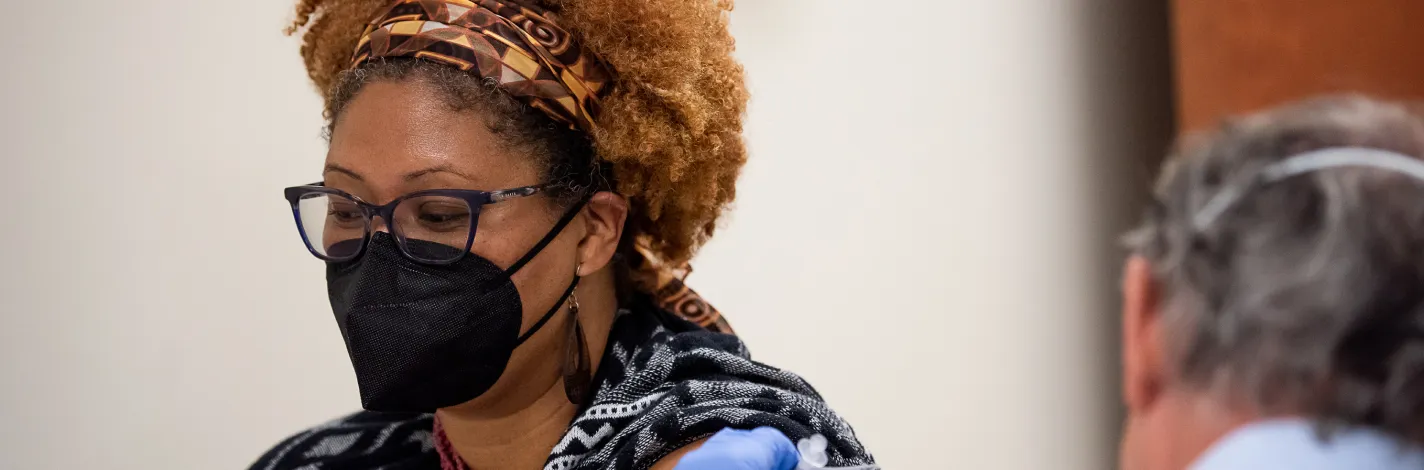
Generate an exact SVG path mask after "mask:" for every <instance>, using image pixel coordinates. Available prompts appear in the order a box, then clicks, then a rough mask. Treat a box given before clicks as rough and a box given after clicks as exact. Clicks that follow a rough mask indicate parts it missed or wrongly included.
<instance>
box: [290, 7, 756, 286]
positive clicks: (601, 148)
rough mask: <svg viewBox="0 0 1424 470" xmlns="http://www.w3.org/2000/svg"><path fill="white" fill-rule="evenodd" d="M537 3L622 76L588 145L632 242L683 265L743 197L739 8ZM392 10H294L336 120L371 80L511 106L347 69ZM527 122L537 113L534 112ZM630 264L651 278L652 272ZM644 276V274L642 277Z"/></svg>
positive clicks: (305, 54)
mask: <svg viewBox="0 0 1424 470" xmlns="http://www.w3.org/2000/svg"><path fill="white" fill-rule="evenodd" d="M526 1H529V0H526ZM537 3H538V4H539V5H540V6H543V7H546V8H548V9H549V10H550V11H552V12H554V13H555V15H556V16H555V19H556V22H557V23H558V24H559V26H561V27H563V28H564V29H566V30H568V31H569V32H570V33H572V34H574V35H575V36H576V37H577V38H578V39H579V41H581V42H582V43H583V44H584V45H585V46H586V47H588V48H589V49H591V50H593V51H594V52H595V53H597V54H599V55H600V56H602V57H603V59H604V60H605V61H607V63H608V64H609V65H610V66H612V68H613V69H614V70H615V71H616V72H617V74H618V80H617V82H616V83H615V84H614V89H613V91H612V93H611V94H610V95H609V96H608V97H606V98H605V99H603V101H602V112H601V114H600V115H599V117H598V121H597V130H596V131H594V133H593V135H592V136H591V137H592V140H591V143H592V153H593V154H594V155H595V156H596V159H597V160H598V161H599V162H600V164H601V165H603V166H605V169H606V170H609V171H611V173H612V175H611V176H612V179H613V181H614V182H615V186H616V187H614V188H611V189H615V190H616V191H617V192H618V193H620V194H622V195H624V196H626V197H627V198H628V199H629V203H630V205H631V211H630V213H629V216H628V223H627V228H626V233H627V235H628V236H627V237H625V240H630V241H631V242H632V243H636V244H637V245H638V246H640V247H642V249H643V251H644V252H645V253H646V254H648V255H650V256H651V257H654V258H656V259H655V260H650V261H654V262H655V263H656V264H657V265H661V266H672V267H677V266H682V265H684V264H685V263H686V261H687V260H689V259H690V258H691V257H692V255H693V254H694V253H695V252H696V250H697V249H698V247H700V246H701V245H702V244H703V243H704V242H706V240H707V239H708V238H709V237H711V236H712V234H713V232H714V231H715V229H716V225H717V218H718V216H719V215H720V214H721V213H722V210H723V209H724V208H725V207H726V206H727V205H728V204H729V203H730V202H731V201H732V200H733V198H734V197H735V196H736V188H735V183H736V179H737V176H738V174H739V173H740V171H741V168H742V165H743V164H744V163H745V162H746V147H745V146H744V144H743V142H742V116H743V114H744V112H745V111H746V103H747V91H746V88H745V84H744V81H743V77H742V66H741V64H739V63H738V62H737V61H736V60H735V59H733V58H732V52H733V50H734V48H735V44H734V40H733V38H732V35H731V33H730V32H729V31H728V28H727V24H728V16H729V15H728V13H729V12H730V11H731V9H732V2H731V0H539V1H538V2H537ZM388 5H389V0H299V2H298V4H297V7H296V20H295V21H294V22H293V24H292V26H291V27H290V28H289V30H288V34H294V33H296V32H299V31H302V30H304V33H303V36H302V46H301V55H302V58H303V59H304V60H305V62H306V67H307V73H308V75H310V77H311V79H312V81H313V82H314V83H315V84H316V87H317V88H318V89H319V90H320V91H321V92H322V95H323V96H324V97H325V98H326V99H327V106H326V116H327V119H328V120H329V121H330V122H333V123H334V121H335V118H336V117H337V115H339V114H340V111H341V108H342V107H343V106H344V105H345V103H346V102H347V101H349V100H350V99H351V98H352V97H353V96H354V94H355V91H356V90H357V89H359V87H360V85H361V84H363V83H365V82H367V81H370V80H372V79H382V78H385V79H400V78H406V77H412V76H423V78H424V79H425V80H427V81H431V82H433V83H434V84H436V85H439V86H441V87H445V88H449V89H451V90H449V91H450V94H451V95H452V96H454V97H457V98H464V100H463V101H470V100H469V98H471V97H474V98H475V99H478V100H485V101H489V100H494V101H500V100H505V101H510V100H512V98H509V97H508V96H507V95H504V94H503V93H488V94H485V95H483V96H477V97H476V96H474V94H472V93H471V92H470V91H469V90H468V88H469V87H468V86H464V87H463V90H464V91H461V87H462V85H450V84H448V83H441V82H450V81H460V80H461V79H460V78H456V77H455V75H456V74H451V73H448V72H440V71H438V70H435V69H434V67H432V66H428V63H427V64H425V65H412V66H407V67H405V70H385V71H377V72H374V73H370V71H367V72H368V73H363V74H353V73H352V72H350V71H348V70H347V67H348V66H349V64H350V60H351V54H352V51H353V50H354V49H355V47H356V42H357V40H358V39H359V36H360V35H361V33H362V31H363V30H364V29H365V27H366V24H367V23H368V22H370V21H371V20H372V19H373V18H374V17H375V16H376V15H378V14H380V12H381V10H382V9H383V8H384V7H386V6H388ZM422 62H423V61H422ZM366 67H376V68H380V67H382V65H380V64H379V63H378V64H374V65H367V66H363V68H366ZM388 68H389V67H388ZM440 68H441V69H448V70H452V71H453V70H455V69H454V68H451V67H445V66H440ZM414 69H419V70H414ZM354 75H359V76H354ZM431 75H434V77H431ZM458 75H466V74H463V73H462V74H458ZM465 80H466V81H467V82H468V84H470V85H477V84H480V83H481V82H480V81H479V80H478V79H477V78H469V79H465ZM463 106H466V107H474V106H480V107H482V108H486V109H494V110H495V111H497V112H505V113H506V114H511V113H512V114H515V115H518V114H520V113H521V111H518V110H510V105H509V104H508V103H506V104H504V105H501V104H500V103H494V104H477V103H466V104H464V105H463ZM523 112H524V114H528V113H527V109H525V110H524V111H523ZM530 119H531V118H529V117H528V116H524V117H523V118H518V119H516V122H520V121H522V122H524V123H526V124H527V123H529V122H531V121H530ZM536 124H537V123H536ZM515 127H520V125H519V124H516V125H515ZM522 127H526V128H528V127H538V126H537V125H525V126H522ZM544 127H545V128H547V127H549V126H547V125H546V126H544ZM510 133H513V134H521V135H523V136H524V137H527V138H528V139H526V140H533V141H532V142H527V143H526V144H527V145H529V146H530V147H531V148H533V149H536V150H543V153H549V152H550V151H552V150H557V147H556V146H555V147H553V148H551V147H550V146H549V145H548V144H542V143H540V142H538V140H540V136H546V135H548V133H547V132H542V131H538V130H530V131H524V132H521V131H519V130H517V129H516V130H514V131H510ZM586 137H587V136H585V138H586ZM625 251H627V250H625ZM625 254H629V253H625ZM630 264H632V265H633V266H635V268H634V269H648V268H647V266H646V265H645V264H644V263H638V262H634V263H630ZM644 274H651V273H644ZM635 277H645V276H641V275H638V274H637V273H635Z"/></svg>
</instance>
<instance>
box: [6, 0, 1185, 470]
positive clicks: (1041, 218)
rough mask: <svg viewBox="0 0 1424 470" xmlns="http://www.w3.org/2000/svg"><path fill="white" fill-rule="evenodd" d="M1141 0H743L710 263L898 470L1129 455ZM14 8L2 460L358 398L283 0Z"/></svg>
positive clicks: (1163, 95) (98, 451)
mask: <svg viewBox="0 0 1424 470" xmlns="http://www.w3.org/2000/svg"><path fill="white" fill-rule="evenodd" d="M1145 3H1150V2H1138V1H1135V0H1102V1H1093V0H1073V1H1064V2H1044V1H1041V0H996V1H992V2H990V1H967V0H966V1H920V2H917V1H901V2H870V4H867V2H863V1H861V2H849V1H839V0H837V1H832V0H801V1H793V0H759V1H753V0H744V1H742V2H741V9H740V10H739V11H738V13H737V15H736V17H735V21H736V24H735V28H736V34H737V35H738V37H739V38H740V43H739V44H740V45H741V54H742V57H743V58H744V59H745V61H746V64H747V68H748V71H749V73H750V76H751V87H752V89H753V92H754V93H755V98H754V103H753V106H752V110H751V115H750V117H749V121H748V131H747V135H748V140H749V142H750V145H751V148H752V152H753V154H752V161H751V163H750V164H749V165H748V167H747V169H746V172H745V176H744V178H743V180H742V185H741V186H740V199H739V201H738V203H737V205H736V208H735V211H734V212H733V213H732V215H731V216H730V217H729V218H728V219H727V223H726V225H725V228H724V229H723V230H721V231H720V233H719V234H718V236H717V239H716V240H715V241H714V242H713V243H712V244H711V245H710V246H708V247H707V248H706V250H705V251H704V252H703V254H702V256H701V257H700V258H699V260H698V261H697V263H696V267H697V273H696V274H695V275H694V276H693V278H692V279H691V281H692V285H693V286H694V287H695V288H697V289H699V290H700V291H702V292H703V293H704V294H706V295H707V296H708V297H709V298H710V299H711V300H712V301H713V302H714V303H715V304H717V305H718V306H719V307H720V308H721V309H722V310H724V311H725V312H726V313H727V314H728V315H730V318H731V320H732V322H733V323H734V325H736V327H737V328H738V330H739V331H740V332H742V333H743V335H744V337H745V339H746V340H747V341H748V342H749V343H750V345H751V347H752V350H753V351H754V352H755V353H756V355H757V358H758V359H761V360H764V361H767V362H770V363H773V364H776V365H780V366H784V367H787V368H791V369H794V370H797V371H799V372H801V373H803V374H804V375H806V376H807V377H808V378H810V379H811V380H812V382H813V383H815V384H816V385H817V386H818V387H819V389H820V390H821V391H822V392H823V393H824V394H825V395H826V397H827V398H828V399H829V400H830V401H831V403H832V405H834V406H835V407H836V408H837V409H839V410H840V411H841V412H843V414H845V415H846V416H847V417H848V418H849V419H850V420H851V421H852V422H853V424H855V426H856V429H857V431H858V432H859V433H860V435H861V437H862V438H863V440H864V441H865V442H866V443H867V444H868V445H869V446H870V447H871V449H872V450H873V451H874V452H875V453H876V455H877V456H878V457H879V458H880V460H881V461H882V463H884V464H885V465H886V466H887V467H888V468H896V469H899V468H907V469H912V468H995V469H1024V470H1037V469H1047V468H1053V469H1081V470H1099V469H1102V468H1106V467H1107V466H1108V463H1107V462H1108V461H1109V458H1110V457H1111V448H1112V445H1113V442H1112V441H1113V437H1112V433H1113V432H1114V425H1115V420H1116V417H1115V416H1116V410H1115V408H1114V406H1113V404H1114V403H1115V400H1116V387H1115V385H1114V380H1115V379H1114V377H1113V374H1112V368H1113V366H1114V364H1115V358H1114V356H1113V352H1112V350H1113V347H1114V346H1113V345H1114V340H1113V339H1114V338H1113V335H1114V332H1115V330H1114V326H1113V323H1112V321H1113V320H1112V315H1113V312H1112V301H1111V296H1112V293H1113V278H1114V276H1115V268H1114V267H1113V265H1114V264H1115V257H1116V256H1117V255H1116V254H1115V253H1114V252H1113V251H1112V250H1111V249H1110V246H1111V245H1110V244H1111V241H1110V236H1111V235H1112V234H1113V233H1114V232H1115V231H1116V230H1118V229H1120V228H1121V227H1122V223H1123V221H1124V220H1125V219H1124V216H1123V214H1126V213H1128V209H1129V208H1130V207H1132V199H1131V196H1132V195H1134V194H1136V191H1135V190H1136V189H1139V188H1140V187H1143V186H1145V183H1143V182H1141V181H1140V180H1138V179H1137V178H1139V177H1141V176H1143V175H1145V174H1146V173H1147V171H1146V166H1145V165H1143V164H1141V163H1140V162H1141V161H1142V160H1143V159H1145V158H1149V157H1150V156H1151V155H1153V154H1155V153H1157V152H1158V151H1159V150H1160V148H1161V146H1162V144H1163V141H1162V133H1163V132H1165V130H1166V129H1168V128H1169V127H1170V123H1169V122H1167V118H1166V116H1167V115H1168V114H1169V113H1168V110H1167V109H1166V108H1165V107H1166V102H1167V100H1168V95H1167V91H1166V88H1165V82H1166V77H1165V73H1166V72H1165V68H1166V67H1165V62H1166V59H1165V58H1164V57H1160V54H1161V52H1162V51H1163V50H1165V44H1164V43H1163V42H1162V37H1164V33H1163V32H1162V31H1161V28H1160V24H1161V23H1164V22H1165V20H1164V19H1163V18H1161V17H1160V16H1159V15H1161V12H1160V11H1158V10H1160V7H1156V6H1143V4H1145ZM7 7H8V8H7V12H8V16H9V17H10V18H11V19H12V20H14V21H11V22H9V26H7V27H6V28H0V44H7V51H8V53H7V54H6V55H5V57H4V59H3V60H4V65H3V66H0V111H2V112H0V120H3V122H4V125H3V126H0V156H3V157H4V158H5V162H6V163H7V164H8V165H9V170H8V171H5V172H3V173H0V201H5V203H6V210H5V214H4V222H3V223H2V224H0V228H3V230H0V259H3V260H4V262H5V264H6V269H5V270H4V271H3V274H0V276H3V278H0V468H6V469H10V468H15V469H20V468H23V469H46V468H77V467H81V466H94V467H107V468H119V469H140V468H143V469H151V468H158V469H196V468H237V467H240V466H242V465H244V464H246V463H247V462H248V461H249V460H250V459H252V458H254V457H255V456H256V455H257V454H258V453H259V452H260V451H261V450H263V449H264V448H265V446H268V445H270V444H272V443H274V442H275V441H276V440H277V439H279V438H281V437H283V436H284V435H286V434H288V433H290V432H292V431H295V430H297V429H298V428H300V427H302V426H306V425H311V424H315V423H317V422H320V421H322V420H325V419H327V418H331V417H333V416H335V415H337V414H340V413H344V412H347V411H351V410H354V409H355V408H356V407H357V400H356V394H355V385H354V381H353V377H352V373H351V372H350V369H349V365H348V363H347V360H346V357H345V353H344V350H343V347H342V345H341V342H340V340H339V336H338V334H337V332H336V329H335V325H334V323H333V321H332V320H331V318H330V313H329V309H328V307H327V305H326V299H325V294H324V284H323V274H322V272H323V269H322V266H321V265H320V263H318V262H317V261H315V260H314V259H311V258H310V256H309V255H308V254H306V253H305V251H304V249H303V248H302V246H301V244H300V242H299V241H298V239H297V236H296V232H295V230H294V229H293V227H292V221H291V218H290V215H289V213H288V212H287V208H286V205H285V203H284V201H283V200H282V198H281V195H280V189H281V188H282V187H284V186H288V185H292V184H299V183H306V182H310V181H311V180H314V179H317V178H318V167H319V164H320V161H321V157H322V153H323V143H322V142H321V140H320V139H319V128H320V125H321V122H320V117H319V107H320V104H319V103H318V100H317V98H316V97H315V95H314V94H313V93H311V92H310V90H309V89H308V85H307V84H306V83H305V80H304V75H303V73H302V70H301V66H300V63H299V60H298V58H297V57H296V54H295V49H296V45H295V43H294V41H293V40H291V39H287V38H283V37H281V36H280V35H279V34H278V33H279V31H280V29H281V28H282V26H283V22H284V20H285V19H286V18H287V17H288V15H289V13H288V4H287V2H286V1H285V0H260V1H245V2H180V1H173V0H168V1H159V0H129V1H124V2H111V1H97V0H76V1H73V2H69V3H66V4H64V5H63V6H62V7H59V6H57V5H55V4H50V3H43V2H40V3H36V2H21V3H17V4H15V5H7ZM17 9H18V11H16V10H17Z"/></svg>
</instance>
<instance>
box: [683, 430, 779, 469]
mask: <svg viewBox="0 0 1424 470" xmlns="http://www.w3.org/2000/svg"><path fill="white" fill-rule="evenodd" d="M800 458H801V457H800V455H798V454H797V453H796V446H795V445H794V444H792V443H791V439H787V438H786V435H785V434H782V433H781V431H777V430H776V429H775V428H766V427H762V428H756V429H753V430H751V431H743V430H741V429H723V430H721V431H718V432H717V434H715V435H713V436H712V438H711V439H708V440H707V442H704V443H702V447H698V448H697V450H694V451H692V452H688V453H687V455H684V456H683V457H682V460H680V461H678V463H677V467H675V468H674V469H673V470H794V469H795V468H796V463H797V462H798V461H799V460H800Z"/></svg>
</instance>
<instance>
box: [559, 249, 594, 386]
mask: <svg viewBox="0 0 1424 470" xmlns="http://www.w3.org/2000/svg"><path fill="white" fill-rule="evenodd" d="M582 274H583V263H579V265H578V268H576V269H575V270H574V276H576V277H580V276H581V275H582ZM568 303H569V323H570V324H569V325H568V330H569V338H568V341H567V342H566V343H565V345H564V393H565V394H567V395H568V397H569V403H573V404H575V405H583V401H584V399H585V398H587V397H588V392H589V387H591V386H592V385H593V373H592V372H591V371H590V370H589V369H591V368H592V367H591V366H590V365H589V360H588V340H586V339H585V338H584V335H583V324H582V323H581V322H579V320H578V313H579V302H578V288H575V289H574V293H572V294H569V302H568Z"/></svg>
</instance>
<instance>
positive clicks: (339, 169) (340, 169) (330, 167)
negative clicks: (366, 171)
mask: <svg viewBox="0 0 1424 470" xmlns="http://www.w3.org/2000/svg"><path fill="white" fill-rule="evenodd" d="M332 172H336V173H341V174H343V175H346V176H350V177H351V178H353V179H355V180H356V181H362V182H364V181H366V178H364V177H362V176H361V174H360V173H357V172H356V171H355V170H352V169H350V168H346V167H344V166H341V165H337V164H335V163H328V164H326V168H325V169H323V170H322V173H332Z"/></svg>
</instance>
